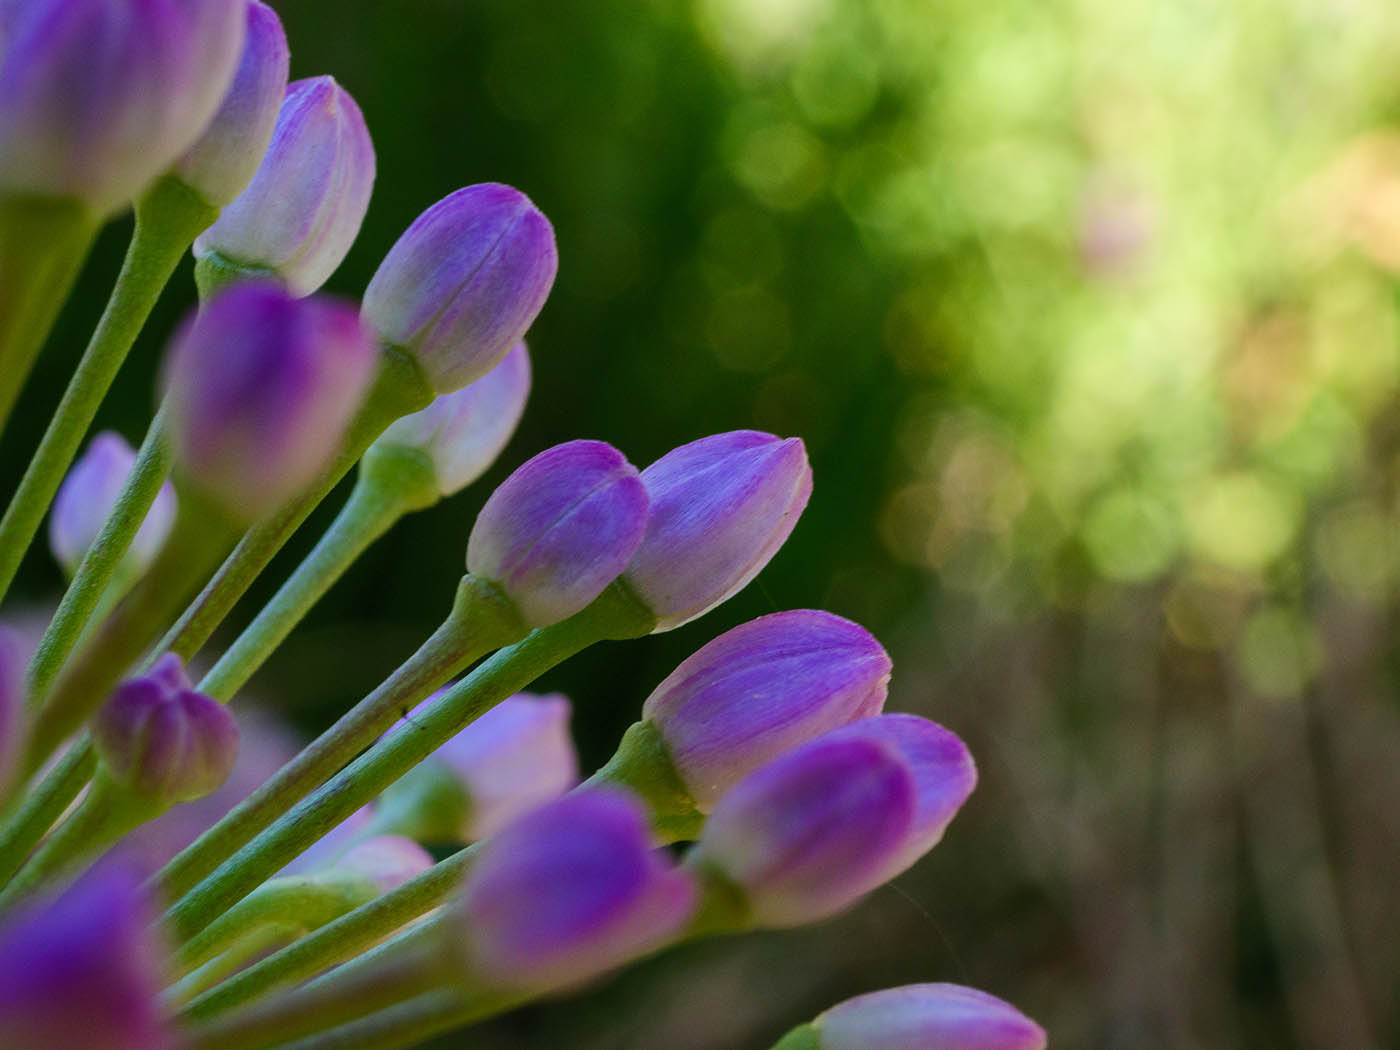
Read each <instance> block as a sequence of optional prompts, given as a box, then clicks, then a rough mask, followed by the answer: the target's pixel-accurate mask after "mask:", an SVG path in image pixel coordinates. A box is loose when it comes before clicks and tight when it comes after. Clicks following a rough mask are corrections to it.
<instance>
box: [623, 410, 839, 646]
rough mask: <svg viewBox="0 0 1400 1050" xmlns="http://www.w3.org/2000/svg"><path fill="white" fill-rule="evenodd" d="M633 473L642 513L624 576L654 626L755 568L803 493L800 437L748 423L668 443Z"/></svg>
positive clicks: (722, 593)
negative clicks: (647, 500) (646, 513)
mask: <svg viewBox="0 0 1400 1050" xmlns="http://www.w3.org/2000/svg"><path fill="white" fill-rule="evenodd" d="M642 481H643V482H645V483H646V487H647V492H648V493H649V494H650V495H651V516H650V518H649V520H648V522H647V533H646V538H645V539H643V540H642V545H641V547H639V548H638V550H637V553H636V555H635V556H634V557H633V558H632V563H631V564H630V565H629V566H628V567H627V573H626V577H625V578H626V580H627V582H628V583H629V584H631V585H632V588H633V590H635V591H636V592H637V595H638V596H639V597H640V598H641V599H642V600H643V601H644V602H645V603H646V604H647V606H648V607H650V609H651V611H652V612H654V613H655V614H656V615H657V618H658V624H657V627H656V630H658V631H669V630H670V629H671V628H673V627H679V626H680V625H681V624H683V623H686V622H688V621H690V620H693V619H695V618H696V617H697V616H700V615H702V614H703V613H705V612H708V611H709V610H710V609H713V608H714V607H715V606H716V605H718V604H719V603H720V602H722V601H724V600H725V599H726V598H728V597H729V596H730V595H732V594H735V593H736V592H738V591H739V590H740V589H741V588H742V587H743V586H744V585H745V584H746V583H748V582H749V581H750V580H751V579H753V578H754V577H755V576H757V575H758V573H759V570H760V569H762V568H763V567H764V566H765V565H767V564H768V561H769V559H771V558H772V557H773V555H774V554H776V553H777V552H778V548H779V547H781V546H782V545H783V542H784V541H785V540H786V539H787V538H788V534H789V533H791V532H792V528H793V526H794V525H796V524H797V518H798V516H799V515H800V514H801V513H802V508H803V507H805V506H806V505H807V497H808V496H810V495H811V494H812V469H811V467H809V466H808V465H807V450H806V449H805V448H804V447H803V445H802V442H801V441H800V440H799V439H797V438H788V439H787V440H783V439H782V438H776V437H774V436H773V435H771V434H762V433H759V432H758V431H755V430H733V431H730V432H729V433H726V434H714V435H712V436H710V437H706V438H701V439H700V440H699V441H692V442H691V443H690V444H688V445H682V446H680V447H679V448H676V449H672V450H671V451H670V452H668V453H666V455H664V456H662V457H661V458H660V459H658V460H657V461H656V462H655V463H653V464H652V465H651V466H649V467H647V468H646V470H644V471H642Z"/></svg>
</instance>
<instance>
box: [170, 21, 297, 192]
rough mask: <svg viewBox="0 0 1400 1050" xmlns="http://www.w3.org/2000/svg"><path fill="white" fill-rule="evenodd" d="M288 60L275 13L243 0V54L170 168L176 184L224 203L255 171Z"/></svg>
mask: <svg viewBox="0 0 1400 1050" xmlns="http://www.w3.org/2000/svg"><path fill="white" fill-rule="evenodd" d="M289 60H290V55H289V54H288V51H287V37H286V34H285V33H283V32H282V22H281V21H280V20H279V19H278V17H277V13H276V12H275V11H273V10H272V8H270V7H268V6H267V5H266V4H263V3H260V2H259V0H248V15H247V30H246V32H245V33H244V38H243V55H242V57H241V58H240V59H239V62H238V69H237V70H236V71H235V73H234V75H233V83H232V84H230V85H229V89H228V92H227V93H226V94H225V95H224V100H223V102H222V103H221V104H220V106H219V111H218V112H217V113H215V114H214V118H213V120H211V121H210V122H209V125H208V127H206V128H205V129H204V134H202V135H201V136H200V137H199V141H197V142H196V143H195V144H194V145H193V146H191V147H190V148H189V150H187V151H186V153H185V155H184V156H183V157H181V158H180V159H179V161H177V162H176V164H175V174H176V175H178V176H179V177H180V180H181V181H182V182H184V183H185V184H186V185H187V186H189V187H191V188H192V189H194V190H195V191H196V192H197V193H198V194H199V195H200V196H201V197H203V198H204V200H205V201H207V202H208V203H209V204H212V205H214V206H216V207H223V206H224V205H225V204H228V203H229V202H230V201H232V200H233V199H234V198H235V197H237V196H238V195H239V194H240V193H242V192H243V190H244V188H245V187H246V186H247V185H248V183H249V182H250V181H251V180H252V178H253V174H254V172H256V171H257V170H258V163H259V162H260V161H261V160H262V158H263V154H264V153H265V152H266V151H267V143H268V140H269V139H271V138H272V128H273V126H274V125H275V124H276V123H277V111H278V109H279V107H280V106H281V104H282V96H283V94H284V93H285V92H286V90H287V66H288V62H289Z"/></svg>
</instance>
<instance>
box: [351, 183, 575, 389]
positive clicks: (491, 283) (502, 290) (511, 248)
mask: <svg viewBox="0 0 1400 1050" xmlns="http://www.w3.org/2000/svg"><path fill="white" fill-rule="evenodd" d="M558 268H559V259H558V255H557V254H556V252H555V248H554V228H553V227H552V226H550V224H549V220H548V219H546V218H545V217H544V215H543V214H541V213H540V211H539V209H538V208H536V207H535V206H534V205H533V204H532V203H530V199H529V198H528V197H526V196H525V195H524V194H523V193H521V192H520V191H519V190H515V189H512V188H511V187H509V186H502V185H501V184H500V183H495V182H485V183H481V184H480V185H476V186H468V187H466V188H465V189H460V190H458V191H457V192H456V193H453V194H450V195H448V196H447V197H444V198H443V199H442V200H440V201H438V202H437V203H436V204H434V205H433V206H432V207H431V208H429V209H428V210H427V211H425V212H424V213H423V214H422V215H420V216H418V218H417V219H415V220H414V222H413V225H411V226H410V227H409V228H408V229H407V230H406V231H405V232H404V235H403V236H402V237H400V238H399V239H398V241H397V242H396V243H395V244H394V246H393V247H392V248H390V249H389V254H388V255H386V256H385V257H384V261H383V262H382V263H380V265H379V269H378V270H377V271H376V272H375V275H374V277H373V279H372V280H371V281H370V282H369V287H368V288H367V289H366V290H365V303H364V314H365V318H366V320H368V321H369V323H370V324H371V325H372V326H373V327H374V328H375V330H376V331H377V332H378V333H379V334H380V336H382V337H383V338H384V340H385V341H386V342H389V343H392V344H393V345H395V346H400V347H403V348H405V349H407V350H409V351H411V352H412V353H413V354H414V356H415V357H416V359H417V361H418V364H419V365H420V366H421V367H422V369H423V371H424V373H425V374H426V375H427V377H428V382H429V383H431V384H432V386H433V389H434V390H436V391H438V392H439V393H446V392H449V391H452V390H457V389H459V388H461V387H463V386H466V385H467V384H468V383H470V382H472V381H473V380H474V379H477V378H478V377H480V376H482V375H485V374H486V372H487V371H489V370H490V369H491V368H492V367H493V366H494V365H495V364H496V362H498V361H499V360H500V359H501V358H502V357H504V356H505V354H506V352H507V351H508V350H509V349H510V348H511V347H512V346H514V345H515V344H516V343H517V342H519V341H520V339H521V338H522V337H523V336H524V335H525V331H526V329H528V328H529V327H530V324H531V322H533V321H534V319H535V316H536V315H537V314H538V313H539V312H540V308H541V307H543V306H544V301H545V299H546V298H547V297H548V295H549V289H550V286H551V285H553V283H554V274H555V271H556V270H557V269H558Z"/></svg>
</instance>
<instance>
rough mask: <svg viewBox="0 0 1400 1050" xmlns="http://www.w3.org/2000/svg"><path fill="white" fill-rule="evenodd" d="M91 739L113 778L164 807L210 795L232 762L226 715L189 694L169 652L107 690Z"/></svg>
mask: <svg viewBox="0 0 1400 1050" xmlns="http://www.w3.org/2000/svg"><path fill="white" fill-rule="evenodd" d="M92 736H93V745H94V746H95V747H96V749H97V754H98V756H99V757H100V758H101V759H102V764H103V765H104V766H105V767H106V770H107V775H108V776H110V777H111V778H112V780H114V781H115V782H117V783H118V784H120V785H122V786H123V787H125V788H128V789H129V790H131V791H132V792H134V793H136V794H138V795H141V796H143V797H145V798H150V799H154V800H156V801H158V802H161V803H163V804H167V805H169V804H172V803H176V802H189V801H191V800H193V799H197V798H202V797H203V796H205V795H208V794H210V793H212V792H214V791H217V790H218V789H219V787H220V786H221V785H222V784H223V782H224V781H225V780H227V779H228V775H229V772H230V771H231V770H232V769H233V763H234V759H235V758H236V757H237V756H238V725H237V723H235V722H234V720H233V715H231V714H230V713H229V710H228V708H226V707H224V706H223V705H222V704H220V703H219V702H218V701H217V700H213V699H211V698H210V697H207V696H205V695H203V694H202V693H196V692H195V691H194V689H193V687H192V686H191V685H190V681H189V679H188V678H186V677H185V674H184V671H183V669H182V668H181V665H180V658H179V657H178V656H176V655H175V654H174V653H166V654H165V655H164V656H162V657H161V658H160V659H159V660H157V661H156V664H155V666H154V667H153V668H152V669H151V671H150V673H149V674H147V675H144V676H142V677H139V678H131V679H128V680H127V681H125V682H123V683H122V684H121V685H119V686H117V688H116V689H115V690H113V692H112V695H111V696H110V697H108V699H107V702H106V703H105V704H103V705H102V707H101V708H100V709H99V710H98V712H97V715H96V717H95V718H94V720H93V729H92Z"/></svg>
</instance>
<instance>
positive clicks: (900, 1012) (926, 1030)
mask: <svg viewBox="0 0 1400 1050" xmlns="http://www.w3.org/2000/svg"><path fill="white" fill-rule="evenodd" d="M811 1028H812V1029H813V1031H814V1032H815V1033H816V1036H817V1040H816V1043H815V1045H814V1050H926V1048H935V1050H941V1048H943V1047H948V1048H950V1050H952V1048H956V1050H1044V1047H1045V1031H1044V1029H1042V1028H1041V1027H1040V1025H1038V1024H1036V1023H1035V1022H1034V1021H1032V1020H1031V1019H1030V1018H1029V1017H1027V1016H1026V1015H1025V1014H1023V1013H1021V1012H1020V1011H1019V1010H1017V1009H1016V1008H1015V1007H1014V1006H1012V1005H1011V1004H1010V1003H1006V1002H1003V1001H1002V1000H1000V999H998V998H996V997H995V996H992V995H988V994H987V993H986V992H980V991H978V990H977V989H976V988H965V987H963V986H962V985H957V984H910V985H905V986H904V987H902V988H886V989H884V990H882V991H878V992H871V993H870V994H869V995H859V996H856V997H855V998H854V999H847V1000H846V1001H845V1002H844V1003H840V1004H838V1005H836V1006H833V1007H832V1008H831V1009H830V1010H828V1011H826V1013H824V1014H822V1015H821V1016H820V1017H818V1018H817V1019H816V1020H815V1021H813V1022H812V1024H811Z"/></svg>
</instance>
